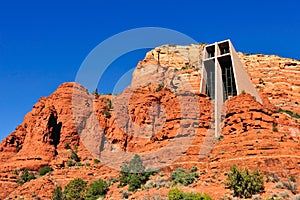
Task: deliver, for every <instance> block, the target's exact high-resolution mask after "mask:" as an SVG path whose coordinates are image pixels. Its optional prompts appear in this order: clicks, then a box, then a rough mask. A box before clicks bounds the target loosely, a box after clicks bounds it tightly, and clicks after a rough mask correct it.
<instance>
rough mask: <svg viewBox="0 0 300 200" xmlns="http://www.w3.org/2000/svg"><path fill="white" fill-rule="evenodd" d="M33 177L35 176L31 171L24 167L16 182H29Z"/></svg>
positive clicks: (21, 183)
mask: <svg viewBox="0 0 300 200" xmlns="http://www.w3.org/2000/svg"><path fill="white" fill-rule="evenodd" d="M33 179H35V176H34V174H33V173H32V172H30V173H29V172H28V169H24V171H23V172H22V174H21V175H20V177H19V178H18V180H17V182H18V183H19V184H20V185H23V184H24V183H26V182H29V181H31V180H33Z"/></svg>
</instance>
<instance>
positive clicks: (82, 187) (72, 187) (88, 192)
mask: <svg viewBox="0 0 300 200" xmlns="http://www.w3.org/2000/svg"><path fill="white" fill-rule="evenodd" d="M108 187H109V184H108V183H107V182H106V181H105V180H102V179H99V180H97V181H94V182H92V183H91V184H90V185H89V186H87V182H86V181H84V180H83V179H81V178H75V179H73V180H72V181H70V182H69V183H68V184H67V185H66V187H65V190H64V191H62V187H61V186H58V187H56V188H55V189H54V190H53V191H52V197H51V199H52V200H73V199H78V200H83V199H85V200H96V199H99V198H100V197H104V196H105V195H106V193H107V191H108Z"/></svg>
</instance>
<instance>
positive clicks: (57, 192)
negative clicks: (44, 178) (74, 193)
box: [51, 186, 63, 200]
mask: <svg viewBox="0 0 300 200" xmlns="http://www.w3.org/2000/svg"><path fill="white" fill-rule="evenodd" d="M51 200H63V193H62V188H61V186H58V187H56V188H55V189H54V190H53V191H52V197H51Z"/></svg>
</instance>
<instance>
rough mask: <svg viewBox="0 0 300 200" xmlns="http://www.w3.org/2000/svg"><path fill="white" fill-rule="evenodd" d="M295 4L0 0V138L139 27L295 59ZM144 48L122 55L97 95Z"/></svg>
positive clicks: (299, 38)
mask: <svg viewBox="0 0 300 200" xmlns="http://www.w3.org/2000/svg"><path fill="white" fill-rule="evenodd" d="M299 4H300V3H299V1H297V0H294V1H289V0H286V1H258V0H253V1H228V0H227V1H199V0H198V1H197V0H194V1H177V0H173V1H169V0H165V1H158V0H152V1H141V0H140V1H135V0H131V1H124V0H123V1H102V0H97V1H96V0H94V1H92V0H89V1H82V0H81V1H79V0H73V1H56V0H53V1H37V0H36V1H31V0H27V1H21V0H20V1H16V0H10V1H4V0H2V1H0V93H1V98H0V110H1V112H0V113H1V115H0V140H2V139H3V138H4V137H5V136H7V135H8V134H9V133H10V132H11V131H13V130H14V129H15V127H16V126H17V125H18V124H19V123H21V122H22V121H23V117H24V115H25V114H26V113H27V112H29V111H30V110H31V109H32V106H33V105H34V104H35V103H36V102H37V101H38V99H39V98H40V97H41V96H48V95H49V94H51V93H52V92H53V91H54V90H55V89H56V88H57V86H59V85H60V84H61V83H63V82H69V81H74V80H75V76H76V73H77V71H78V69H79V67H80V65H81V63H82V62H83V60H84V59H85V57H86V56H87V55H88V53H89V52H90V51H91V50H92V49H93V48H95V47H96V46H97V45H98V44H99V43H100V42H102V41H104V40H105V39H107V38H108V37H110V36H113V35H115V34H117V33H119V32H122V31H125V30H128V29H132V28H139V27H164V28H169V29H174V30H176V31H180V32H182V33H185V34H187V35H189V36H190V37H192V38H194V39H195V40H197V41H198V42H206V43H212V42H215V41H219V40H224V39H228V38H230V39H231V40H232V42H233V44H234V45H235V47H236V49H237V50H239V51H243V52H247V53H264V54H277V55H280V56H282V57H291V58H295V59H300V53H299V52H300V14H299V13H300V12H299V7H300V5H299ZM146 51H147V50H139V51H135V52H133V53H129V54H127V55H125V56H122V57H121V58H120V59H118V60H117V61H116V62H114V63H113V64H112V65H111V67H110V68H109V70H108V71H107V72H106V75H105V77H107V78H106V79H105V80H101V82H100V83H99V91H100V92H101V93H108V92H111V91H112V89H113V87H114V84H115V82H116V81H117V80H118V79H119V77H120V76H122V73H125V72H126V71H127V70H128V69H131V68H133V67H134V66H135V65H136V63H137V61H138V60H141V59H142V58H143V57H144V55H145V52H146Z"/></svg>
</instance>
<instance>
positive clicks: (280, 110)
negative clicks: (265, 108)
mask: <svg viewBox="0 0 300 200" xmlns="http://www.w3.org/2000/svg"><path fill="white" fill-rule="evenodd" d="M278 112H281V113H286V114H288V115H289V116H291V117H293V118H296V119H300V115H299V114H298V113H293V112H292V111H290V110H284V109H281V108H278Z"/></svg>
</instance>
